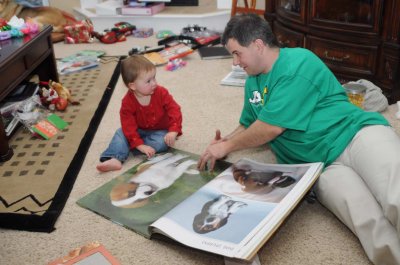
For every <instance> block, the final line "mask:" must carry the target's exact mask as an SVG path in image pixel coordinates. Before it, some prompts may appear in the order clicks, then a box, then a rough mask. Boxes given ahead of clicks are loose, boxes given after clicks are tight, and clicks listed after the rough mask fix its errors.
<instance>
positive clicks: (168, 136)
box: [164, 132, 178, 147]
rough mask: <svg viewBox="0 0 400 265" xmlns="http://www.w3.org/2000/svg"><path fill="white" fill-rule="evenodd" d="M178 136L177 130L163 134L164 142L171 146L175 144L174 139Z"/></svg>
mask: <svg viewBox="0 0 400 265" xmlns="http://www.w3.org/2000/svg"><path fill="white" fill-rule="evenodd" d="M177 136H178V133H177V132H168V133H167V134H166V135H165V136H164V141H165V143H166V144H167V145H168V146H169V147H172V146H174V144H175V140H176V137H177Z"/></svg>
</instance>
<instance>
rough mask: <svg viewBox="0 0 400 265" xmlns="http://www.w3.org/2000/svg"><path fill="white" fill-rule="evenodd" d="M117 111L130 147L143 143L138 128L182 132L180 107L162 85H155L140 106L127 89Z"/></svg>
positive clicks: (179, 133)
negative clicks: (144, 103) (147, 103)
mask: <svg viewBox="0 0 400 265" xmlns="http://www.w3.org/2000/svg"><path fill="white" fill-rule="evenodd" d="M119 113H120V118H121V127H122V131H123V132H124V135H125V137H126V139H127V140H128V142H129V145H130V147H131V149H134V148H136V147H137V146H139V145H141V144H143V140H142V138H141V137H140V136H139V134H138V129H142V130H168V131H169V132H177V133H178V135H181V134H182V113H181V108H180V106H179V105H178V103H176V101H175V100H174V99H173V97H172V96H171V94H169V92H168V90H167V89H166V88H164V87H162V86H157V88H156V89H155V90H154V93H153V95H151V99H150V103H149V105H147V106H142V105H141V104H140V103H139V102H138V100H137V99H136V97H135V95H134V94H133V92H132V91H131V90H130V91H128V92H127V93H126V95H125V96H124V98H123V99H122V104H121V109H120V112H119Z"/></svg>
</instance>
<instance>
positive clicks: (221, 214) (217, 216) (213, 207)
mask: <svg viewBox="0 0 400 265" xmlns="http://www.w3.org/2000/svg"><path fill="white" fill-rule="evenodd" d="M245 206H247V204H246V203H244V202H241V201H235V200H232V198H231V197H229V196H226V195H221V196H219V197H217V198H215V199H214V200H211V201H208V202H207V203H205V204H204V206H203V208H202V209H201V213H199V214H197V215H196V216H195V217H194V220H193V230H194V231H195V232H196V233H198V234H205V233H208V232H211V231H215V230H217V229H218V228H220V227H222V226H224V225H226V224H227V223H228V218H229V216H231V215H232V214H233V213H235V212H237V211H238V210H239V209H240V208H242V207H245Z"/></svg>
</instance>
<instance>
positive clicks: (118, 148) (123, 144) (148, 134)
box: [100, 128, 168, 163]
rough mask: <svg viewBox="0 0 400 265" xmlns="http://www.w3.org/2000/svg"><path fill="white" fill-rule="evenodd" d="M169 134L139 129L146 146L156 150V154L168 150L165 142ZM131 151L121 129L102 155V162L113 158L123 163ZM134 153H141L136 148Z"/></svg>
mask: <svg viewBox="0 0 400 265" xmlns="http://www.w3.org/2000/svg"><path fill="white" fill-rule="evenodd" d="M167 132H168V131H167V130H147V131H145V130H141V129H138V133H139V135H140V137H141V138H142V139H143V141H144V144H145V145H148V146H151V147H153V148H154V149H155V150H156V153H159V152H164V151H166V150H167V149H168V146H167V144H166V143H165V141H164V136H165V135H166V134H167ZM130 151H131V150H130V146H129V143H128V140H127V139H126V137H125V135H124V133H123V132H122V129H121V128H119V129H117V131H116V132H115V134H114V136H113V138H112V139H111V142H110V144H109V145H108V147H107V149H106V150H105V151H104V152H103V153H102V154H101V155H100V161H101V162H104V161H106V160H109V159H111V158H115V159H117V160H119V161H121V162H122V163H123V162H125V160H126V159H127V158H128V156H129V153H130ZM132 153H133V154H134V155H138V154H140V153H141V152H140V151H139V150H137V149H136V148H135V149H134V150H132Z"/></svg>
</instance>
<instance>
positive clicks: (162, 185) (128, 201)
mask: <svg viewBox="0 0 400 265" xmlns="http://www.w3.org/2000/svg"><path fill="white" fill-rule="evenodd" d="M196 165H197V161H195V160H192V159H188V156H185V155H182V154H172V153H166V154H163V155H160V156H156V157H154V158H152V159H150V160H149V161H147V162H145V163H143V164H141V165H140V166H139V167H138V171H137V173H136V174H135V175H133V176H132V178H131V179H130V180H129V182H127V183H122V184H118V185H116V186H115V187H114V188H113V189H112V190H111V193H110V200H111V204H112V205H114V206H117V207H123V208H138V207H142V206H144V205H146V204H147V203H148V199H149V198H150V197H151V196H153V195H155V194H157V193H158V192H159V191H161V190H163V189H167V188H169V187H170V186H171V185H172V184H174V182H175V181H176V180H177V179H178V178H179V177H181V176H182V174H183V173H187V174H199V171H198V170H197V169H195V166H196Z"/></svg>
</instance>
